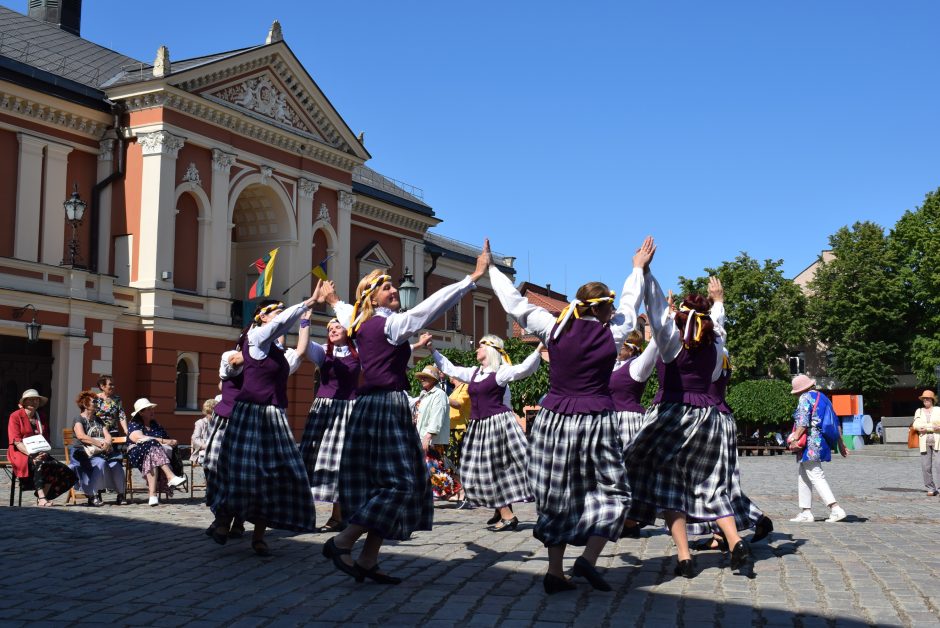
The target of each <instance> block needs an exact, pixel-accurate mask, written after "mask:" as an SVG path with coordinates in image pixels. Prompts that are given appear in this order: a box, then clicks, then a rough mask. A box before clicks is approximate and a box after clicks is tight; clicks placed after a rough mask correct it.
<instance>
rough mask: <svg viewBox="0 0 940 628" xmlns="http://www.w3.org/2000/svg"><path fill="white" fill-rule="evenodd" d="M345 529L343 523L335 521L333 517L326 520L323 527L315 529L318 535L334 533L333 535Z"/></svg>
mask: <svg viewBox="0 0 940 628" xmlns="http://www.w3.org/2000/svg"><path fill="white" fill-rule="evenodd" d="M345 529H346V524H345V523H343V522H342V521H337V520H336V519H334V518H333V517H330V518H329V519H327V521H326V523H325V524H324V525H322V526H320V527H319V528H317V532H320V533H327V532H334V533H335V532H342V531H343V530H345Z"/></svg>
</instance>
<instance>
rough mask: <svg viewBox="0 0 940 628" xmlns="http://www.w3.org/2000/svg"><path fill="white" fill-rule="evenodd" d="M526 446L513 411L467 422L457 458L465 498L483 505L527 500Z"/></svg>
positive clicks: (505, 504)
mask: <svg viewBox="0 0 940 628" xmlns="http://www.w3.org/2000/svg"><path fill="white" fill-rule="evenodd" d="M527 448H528V443H527V442H526V438H525V432H523V431H522V428H521V427H519V422H518V421H516V417H515V415H514V414H513V413H512V412H504V413H502V414H497V415H494V416H491V417H487V418H485V419H479V420H475V421H470V426H469V427H468V428H467V434H466V435H465V436H464V440H463V444H462V446H461V449H462V454H461V458H460V478H461V480H462V481H463V490H464V493H465V494H466V496H467V500H468V501H469V502H470V503H472V504H476V505H477V506H485V507H486V508H500V507H502V506H508V505H509V504H512V503H515V502H525V501H530V500H531V499H532V493H531V491H529V484H528V481H527V480H526V456H527V451H526V450H527Z"/></svg>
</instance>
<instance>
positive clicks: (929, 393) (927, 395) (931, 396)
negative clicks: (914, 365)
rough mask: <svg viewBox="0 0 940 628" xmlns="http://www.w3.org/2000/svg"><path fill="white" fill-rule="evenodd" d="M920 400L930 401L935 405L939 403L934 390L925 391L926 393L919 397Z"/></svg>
mask: <svg viewBox="0 0 940 628" xmlns="http://www.w3.org/2000/svg"><path fill="white" fill-rule="evenodd" d="M918 399H920V400H921V401H923V400H924V399H930V400H931V401H933V402H934V403H936V402H937V396H936V395H934V394H933V391H932V390H925V391H924V393H923V394H922V395H921V396H920V397H918Z"/></svg>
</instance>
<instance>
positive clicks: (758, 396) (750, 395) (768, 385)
mask: <svg viewBox="0 0 940 628" xmlns="http://www.w3.org/2000/svg"><path fill="white" fill-rule="evenodd" d="M727 400H728V406H729V407H730V408H731V410H732V412H734V418H735V419H737V420H738V421H742V422H744V423H754V424H775V425H777V424H781V423H787V422H788V421H790V420H791V419H792V418H793V411H794V410H796V402H797V397H796V395H791V394H790V384H788V383H787V382H785V381H781V380H779V379H750V380H746V381H743V382H738V383H737V384H734V385H732V386H730V387H729V388H728V395H727Z"/></svg>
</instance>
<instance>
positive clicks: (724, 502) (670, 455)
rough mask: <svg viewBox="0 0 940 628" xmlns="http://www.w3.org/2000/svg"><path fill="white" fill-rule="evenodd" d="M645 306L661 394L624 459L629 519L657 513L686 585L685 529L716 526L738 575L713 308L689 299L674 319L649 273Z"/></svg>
mask: <svg viewBox="0 0 940 628" xmlns="http://www.w3.org/2000/svg"><path fill="white" fill-rule="evenodd" d="M644 300H645V303H646V312H647V315H648V316H649V319H650V325H651V326H652V330H653V337H654V338H655V339H656V344H657V346H658V347H659V354H660V357H661V359H662V362H663V367H662V375H661V377H660V390H661V392H662V394H661V395H658V397H659V400H658V401H656V402H655V403H654V404H653V405H652V406H650V408H649V409H648V410H647V412H646V421H645V423H644V425H643V428H642V429H641V430H640V431H639V433H637V434H636V436H635V437H634V438H633V442H632V443H631V444H630V446H629V447H628V448H627V451H626V453H625V455H624V457H625V460H626V465H627V479H628V481H629V484H630V491H631V503H630V509H629V514H628V517H629V519H631V520H634V521H639V522H642V523H646V524H651V523H653V522H654V520H655V519H656V517H657V516H658V515H660V514H662V516H663V517H664V518H665V519H666V524H667V526H668V527H669V530H670V532H671V534H672V538H673V541H674V542H675V544H676V548H677V554H678V555H677V564H676V567H675V573H676V575H679V576H684V577H686V578H693V577H695V569H694V565H693V563H692V558H691V554H690V552H689V542H688V536H687V534H686V524H687V523H690V522H691V523H708V522H712V521H714V522H715V523H716V524H717V525H718V527H719V528H720V529H721V531H722V532H723V533H724V535H725V538H726V539H727V540H728V543H729V544H730V545H731V546H732V548H733V549H732V552H731V567H732V569H738V568H740V567H742V566H744V564H745V563H746V562H748V560H749V559H750V550H749V549H748V546H747V543H746V542H744V541H742V540H741V537H740V536H739V535H738V531H737V526H736V525H735V505H734V503H733V500H732V495H731V494H730V493H729V490H728V488H729V487H728V482H727V477H728V475H729V474H730V473H731V472H732V471H733V467H732V466H731V461H730V460H729V452H730V451H734V450H735V447H736V443H735V440H734V438H735V434H734V430H733V429H729V426H728V424H727V422H726V421H724V420H722V418H721V416H720V415H719V413H718V410H717V409H716V408H715V407H714V403H715V402H714V400H713V399H712V397H711V396H709V394H708V390H709V387H710V386H711V383H712V382H713V381H714V380H715V379H717V378H718V376H719V375H720V374H721V364H722V360H721V355H722V348H723V346H724V341H723V339H722V337H721V335H720V334H718V333H716V331H715V324H714V322H713V321H712V319H711V317H710V316H709V307H710V306H711V303H710V302H709V299H707V298H705V297H703V296H701V295H697V294H694V295H691V296H689V297H686V299H685V300H684V301H683V302H682V304H681V305H680V306H679V309H678V311H677V312H675V318H673V313H672V311H671V309H670V306H669V303H668V302H667V300H666V297H665V295H664V294H663V291H662V289H661V288H660V287H659V283H658V282H657V281H656V279H655V278H654V277H653V275H652V274H651V273H648V274H647V276H646V287H645V292H644ZM732 427H733V424H732Z"/></svg>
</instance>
